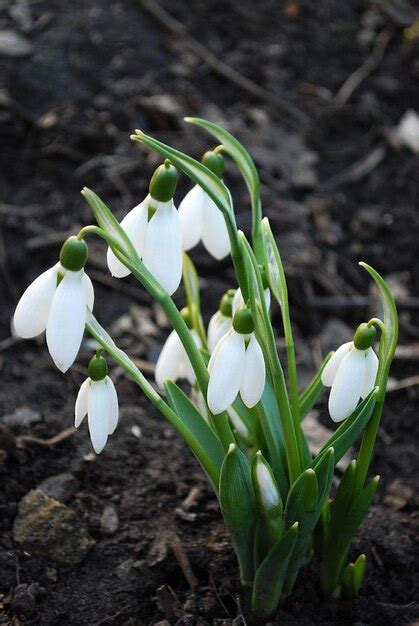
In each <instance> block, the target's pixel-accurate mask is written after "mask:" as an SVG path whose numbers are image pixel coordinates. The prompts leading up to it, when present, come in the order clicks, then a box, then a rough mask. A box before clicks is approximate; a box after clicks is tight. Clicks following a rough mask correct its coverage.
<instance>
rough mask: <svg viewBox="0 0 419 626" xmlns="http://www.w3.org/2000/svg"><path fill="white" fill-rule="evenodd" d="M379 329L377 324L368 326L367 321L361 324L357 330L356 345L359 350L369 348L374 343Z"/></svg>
mask: <svg viewBox="0 0 419 626" xmlns="http://www.w3.org/2000/svg"><path fill="white" fill-rule="evenodd" d="M376 333H377V331H376V328H375V326H368V324H366V323H365V322H364V323H363V324H360V325H359V326H358V328H357V329H356V331H355V335H354V346H355V348H357V349H358V350H367V349H368V348H371V346H372V344H373V343H374V339H375V335H376Z"/></svg>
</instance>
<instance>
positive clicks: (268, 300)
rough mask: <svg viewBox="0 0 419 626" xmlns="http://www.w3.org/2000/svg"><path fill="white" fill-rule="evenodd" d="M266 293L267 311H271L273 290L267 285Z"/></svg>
mask: <svg viewBox="0 0 419 626" xmlns="http://www.w3.org/2000/svg"><path fill="white" fill-rule="evenodd" d="M264 294H265V304H266V309H267V311H269V309H270V308H271V291H270V289H269V287H266V289H265V291H264Z"/></svg>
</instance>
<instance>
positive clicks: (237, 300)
mask: <svg viewBox="0 0 419 626" xmlns="http://www.w3.org/2000/svg"><path fill="white" fill-rule="evenodd" d="M264 294H265V304H266V308H267V309H268V311H269V308H270V306H271V292H270V290H269V288H268V287H267V288H266V289H265V290H264ZM244 304H245V302H244V300H243V296H242V292H241V289H240V287H238V289H236V293H235V294H234V298H233V307H232V308H233V316H234V314H235V312H236V311H238V310H239V309H241V308H242V307H243V306H244Z"/></svg>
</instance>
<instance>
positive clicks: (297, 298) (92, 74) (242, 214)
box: [0, 0, 419, 624]
mask: <svg viewBox="0 0 419 626" xmlns="http://www.w3.org/2000/svg"><path fill="white" fill-rule="evenodd" d="M418 83H419V9H418V6H417V4H416V3H415V2H413V1H412V2H411V3H409V2H407V1H406V0H374V1H371V0H364V1H360V0H347V1H346V2H333V1H332V0H320V1H317V2H315V1H310V0H284V1H282V2H279V1H274V0H260V1H259V2H257V3H255V2H251V1H248V0H242V1H240V2H235V1H234V0H230V1H227V0H202V1H200V2H195V3H191V2H186V1H184V0H171V1H170V2H169V1H168V0H159V2H154V1H153V0H120V1H118V2H117V1H113V0H108V1H107V2H101V1H100V0H88V1H86V0H72V2H70V3H69V2H65V1H64V0H51V1H42V0H17V1H11V0H0V137H1V144H0V146H1V149H0V162H1V166H0V289H1V298H0V320H1V327H0V332H1V335H0V372H1V379H0V380H1V390H0V480H1V483H2V489H0V512H1V514H0V528H1V531H2V535H1V538H0V623H1V624H3V623H4V624H9V623H13V624H17V623H20V621H19V620H21V619H23V620H24V621H25V623H30V624H35V623H36V624H38V623H41V624H105V623H106V624H137V623H138V624H155V623H156V624H157V623H160V624H166V623H179V624H186V623H191V624H195V623H200V624H201V623H202V624H206V623H213V621H212V620H227V621H221V622H214V623H217V624H218V623H223V624H224V623H226V624H230V623H231V620H232V619H233V618H235V617H236V616H237V615H240V614H241V608H240V604H239V603H238V601H237V598H236V596H235V595H234V592H235V591H237V589H238V581H237V580H236V566H235V562H234V557H233V555H232V551H231V548H230V546H229V544H228V541H227V538H226V536H225V534H224V530H223V527H222V525H221V523H220V519H219V513H218V509H217V504H216V502H215V500H214V499H213V497H212V496H211V494H210V491H209V489H208V488H207V487H206V486H205V482H204V478H203V476H202V474H201V472H200V470H199V469H198V467H197V465H196V464H195V462H194V460H193V459H192V458H191V455H190V453H189V452H188V450H187V449H186V447H185V446H184V445H183V443H182V442H181V441H180V440H179V439H178V437H177V436H175V435H174V433H173V432H172V430H171V429H170V428H168V427H167V426H166V424H164V423H162V419H161V418H160V417H159V416H158V415H157V414H156V413H155V411H154V410H152V409H151V408H150V406H149V405H148V404H147V403H146V402H145V400H144V398H142V397H141V394H140V393H139V392H137V390H136V388H135V387H134V386H133V385H132V384H131V383H130V382H129V381H128V380H126V379H125V378H124V377H123V375H122V372H121V371H119V370H118V368H113V376H114V378H115V380H117V381H118V382H117V388H118V392H119V394H120V399H121V404H122V405H123V408H122V410H121V424H120V426H119V428H118V430H117V432H116V434H115V435H114V437H113V438H112V441H111V442H110V443H109V444H108V446H107V448H106V450H105V452H104V453H103V454H102V455H101V456H100V457H96V456H95V455H94V454H92V452H91V448H90V443H89V440H88V436H87V432H86V429H85V428H83V429H81V432H77V433H76V434H74V432H73V430H72V428H71V427H72V421H73V410H74V399H75V395H76V393H77V388H78V386H79V385H80V383H81V381H82V380H83V378H84V377H85V375H86V364H87V362H88V358H89V355H90V354H91V344H90V343H89V341H88V340H87V341H86V342H85V344H84V346H83V350H82V352H81V355H80V358H79V360H78V363H77V365H75V366H74V367H73V368H72V371H71V373H70V374H69V375H67V376H65V377H64V376H62V375H61V374H59V373H58V372H57V371H56V370H55V369H54V368H53V367H52V364H51V361H50V358H49V356H48V354H47V352H46V350H45V347H44V342H43V340H42V339H41V340H39V341H32V342H26V343H23V342H20V341H19V340H17V339H16V338H14V337H11V333H10V318H11V316H12V314H13V309H14V306H15V305H16V303H17V300H18V298H19V296H20V295H21V293H22V292H23V290H24V288H25V287H26V286H27V284H28V283H29V282H30V281H31V280H33V279H34V278H35V277H36V276H37V275H38V274H39V273H40V272H41V271H43V270H44V269H46V268H47V267H49V266H51V265H52V264H53V263H55V259H56V257H57V254H58V252H59V249H60V246H61V243H62V241H63V240H64V239H65V238H66V237H67V236H69V235H70V234H73V233H74V232H76V231H77V230H78V229H79V228H80V227H81V226H82V225H85V224H88V223H91V222H92V218H91V217H90V212H89V209H88V207H87V205H86V204H85V202H84V200H83V199H82V197H81V195H80V189H81V188H82V187H83V186H84V185H87V186H88V187H90V188H92V189H93V190H94V191H96V193H98V194H99V195H100V196H101V197H102V198H103V200H104V201H105V202H106V203H107V204H108V206H109V207H110V208H111V209H112V210H113V211H114V212H115V214H116V215H117V217H119V218H121V217H122V216H123V215H124V214H125V213H126V212H127V211H128V210H129V209H130V208H132V207H133V206H134V205H136V204H138V203H139V202H140V201H141V200H142V199H143V197H144V196H145V194H146V192H147V186H148V181H149V178H150V175H151V174H152V172H153V170H154V168H155V167H156V166H157V165H158V164H159V159H158V157H157V155H155V154H153V153H150V152H149V151H148V150H145V149H144V148H143V147H141V146H140V145H139V144H137V143H134V142H132V141H131V140H130V139H129V135H130V133H131V132H132V131H133V130H134V129H135V128H140V129H143V130H144V131H146V132H148V133H150V134H152V135H153V136H155V137H157V138H159V139H160V140H162V141H165V142H167V143H170V144H171V145H173V146H174V147H176V148H178V149H180V150H183V151H186V152H188V153H189V154H191V155H193V156H194V157H196V158H200V157H201V155H202V153H203V152H204V151H206V150H207V149H210V148H212V147H214V143H213V142H212V141H211V139H210V138H209V137H208V136H206V135H205V134H204V132H203V131H201V130H199V129H197V128H193V127H192V128H191V127H188V125H187V124H185V123H184V122H183V117H184V116H185V115H195V116H199V117H203V118H207V119H209V120H212V121H214V122H217V123H219V124H221V125H223V126H225V128H227V129H228V130H230V131H231V132H232V133H233V134H235V135H236V136H237V137H238V138H239V139H240V141H241V142H242V143H243V144H244V145H245V146H246V147H247V148H248V149H249V151H250V153H251V154H252V156H253V158H254V160H255V162H256V165H257V166H258V168H259V171H260V177H261V181H262V198H263V204H264V211H265V213H266V214H267V215H268V216H269V218H270V220H271V224H272V227H273V230H274V232H275V234H276V235H277V237H278V241H279V243H280V249H281V252H282V255H283V259H284V262H285V266H286V270H287V272H288V280H289V291H290V298H291V308H292V314H293V320H294V331H295V334H296V339H297V344H298V345H297V356H298V364H299V368H300V382H301V384H302V385H303V384H304V383H306V382H307V381H308V380H309V378H310V376H311V375H312V374H313V371H314V369H315V367H316V366H317V365H318V364H319V362H320V361H321V359H322V357H323V356H324V355H325V354H326V353H327V352H328V351H329V350H330V349H333V348H335V347H336V346H338V345H340V344H341V343H342V342H343V341H347V340H348V339H350V338H351V336H352V332H353V328H354V326H355V325H357V324H358V323H360V322H361V321H364V320H365V319H368V318H369V317H371V315H375V314H377V313H379V308H378V306H377V300H376V294H375V293H374V290H373V289H372V287H371V281H370V280H369V279H368V277H367V275H366V274H365V272H363V271H362V270H361V269H360V268H359V267H358V265H357V262H358V261H359V260H364V261H367V262H368V263H370V264H371V265H373V266H374V267H375V268H376V269H377V270H378V271H379V272H380V273H382V274H383V275H384V276H385V277H386V279H387V280H388V281H389V283H390V285H391V286H392V288H393V291H394V293H395V295H396V298H397V302H398V306H399V313H400V321H401V340H400V346H399V349H398V352H397V355H396V360H395V364H394V368H393V370H392V378H391V381H390V391H389V396H388V404H387V407H386V410H385V415H384V419H383V428H382V431H381V433H380V437H379V440H378V446H377V456H376V459H375V462H374V468H373V469H374V471H375V472H379V473H381V474H382V485H381V489H380V493H379V495H378V497H377V503H376V506H375V507H374V509H373V513H372V516H371V518H370V519H368V520H367V522H366V527H365V529H364V534H363V537H362V539H360V540H359V542H360V543H359V545H357V546H356V549H357V550H358V553H359V550H362V551H365V552H366V553H367V556H368V562H369V566H368V567H369V570H368V571H369V574H368V580H367V582H366V585H365V587H364V590H363V592H362V595H361V597H360V598H359V599H358V600H357V601H356V602H355V603H354V604H353V605H351V607H343V608H342V606H341V605H339V604H337V603H336V604H333V603H332V604H326V603H322V602H321V599H320V598H319V596H318V590H317V587H316V583H315V580H314V578H315V573H314V574H312V575H309V576H307V580H305V582H304V584H303V591H304V593H302V592H301V593H302V595H301V597H297V600H296V601H293V602H291V604H290V605H289V606H286V607H284V608H283V610H281V611H280V613H281V615H280V618H281V619H282V623H289V624H306V623H307V624H317V623H319V624H320V623H330V624H334V623H339V624H340V623H342V624H350V623H355V622H359V623H360V622H361V621H362V622H364V621H366V622H367V623H374V624H389V623H391V624H399V623H400V624H405V623H413V619H414V611H415V608H416V607H415V605H414V604H413V595H412V594H413V590H412V576H413V568H414V562H413V543H412V542H413V521H414V517H415V516H414V510H415V497H414V493H413V488H414V481H415V476H416V472H417V467H415V465H414V463H415V452H416V442H415V434H416V433H417V407H418V399H417V389H418V387H417V385H418V383H419V376H418V367H417V365H418V360H419V328H418V309H419V295H418V283H419V276H418V265H419V262H418V256H417V242H418V235H419V217H418V182H419V181H418V178H419V177H418V165H419V156H418V154H419V118H418V117H417V114H416V111H418V112H419V90H418ZM225 181H226V183H227V185H228V186H229V187H230V189H231V191H232V194H233V198H234V203H235V207H236V211H237V221H238V224H239V227H240V228H242V229H243V230H245V231H248V229H249V226H250V209H249V202H248V198H247V196H246V189H245V186H244V184H243V182H242V180H241V179H240V176H239V174H238V172H237V170H236V169H235V168H234V166H233V165H232V164H231V163H228V164H227V170H226V176H225ZM190 186H191V185H190V183H189V182H188V180H186V178H185V177H181V180H180V184H179V188H178V192H177V196H176V200H177V202H179V201H180V200H181V199H182V197H183V195H184V194H185V193H186V191H187V190H188V189H189V188H190ZM89 246H90V257H89V266H88V268H89V275H90V276H91V278H92V280H93V281H94V283H95V289H96V294H97V299H96V305H95V306H96V314H97V316H98V318H99V320H100V321H101V322H102V324H103V325H105V326H106V327H107V329H108V330H109V331H110V332H111V333H112V335H113V336H114V338H115V340H116V341H117V342H118V344H119V345H120V346H121V347H122V348H124V349H126V350H128V351H129V352H130V353H131V354H133V355H134V356H135V358H136V360H137V363H138V364H139V365H140V367H141V368H142V369H143V371H144V373H145V374H147V375H149V376H152V374H153V369H154V363H155V360H156V357H157V355H158V352H159V350H160V348H161V345H162V343H163V341H164V339H165V338H166V336H167V334H168V332H169V328H168V326H167V321H166V320H165V319H164V317H163V315H162V313H161V311H160V310H159V309H158V308H157V307H156V306H155V305H154V304H153V303H152V302H151V301H150V299H149V297H148V295H147V294H146V293H145V291H144V289H142V288H141V286H139V285H138V284H137V283H136V282H135V281H134V280H133V279H132V278H130V279H126V280H123V281H115V280H112V279H111V278H110V276H109V273H108V270H107V267H106V259H105V254H104V251H105V250H104V247H103V246H102V245H101V243H99V242H97V241H95V240H90V241H89ZM192 258H193V260H194V261H195V262H196V264H197V266H198V269H199V272H200V275H201V276H202V280H201V286H202V296H203V302H204V311H203V313H204V317H205V320H206V321H207V320H208V319H209V317H210V315H212V313H213V312H214V311H215V310H216V307H217V305H218V300H219V298H220V295H221V294H222V293H223V291H224V290H225V289H227V288H230V287H233V286H235V285H234V279H233V273H232V268H231V265H230V262H229V261H227V260H226V261H224V262H221V263H216V262H215V261H214V260H213V259H212V258H210V257H209V256H208V254H207V253H206V252H205V251H204V250H203V249H201V248H197V249H196V250H194V251H193V253H192ZM111 287H112V289H111ZM175 300H176V302H177V303H178V304H179V306H183V304H184V294H183V291H182V289H179V290H178V292H177V293H176V295H175ZM273 315H274V321H275V323H276V329H277V331H278V345H279V348H280V349H281V348H282V347H283V346H282V341H281V328H280V323H279V316H278V311H275V310H274V312H273ZM311 418H312V419H311V424H310V429H311V435H310V436H311V438H312V442H313V445H315V441H316V438H317V441H321V442H322V441H324V439H325V437H326V436H327V434H328V430H327V429H330V428H331V423H330V421H329V420H328V418H327V414H326V412H325V411H324V405H323V404H320V405H319V408H318V410H317V409H316V411H314V412H313V415H312V416H311ZM325 429H326V430H325ZM52 518H54V520H55V521H54V523H52V526H51V519H52ZM17 520H18V522H17ZM69 527H71V532H68V528H69ZM17 529H18V530H17ZM66 529H67V530H66ZM185 559H186V561H185ZM185 562H186V565H185ZM304 585H305V586H304ZM198 616H201V617H199V618H198ZM280 618H278V619H280ZM187 619H189V620H190V621H185V620H187ZM198 619H202V621H201V622H198V621H197V620H198ZM229 619H230V621H228V620H229ZM285 619H286V620H288V621H287V622H284V620H285ZM2 620H3V621H2ZM164 620H166V622H165V621H164ZM179 620H184V621H179ZM194 620H195V621H194ZM205 620H207V621H205ZM304 620H306V621H304ZM307 620H308V621H307ZM328 620H329V621H328ZM368 620H370V621H369V622H368ZM234 623H237V624H239V623H242V622H234Z"/></svg>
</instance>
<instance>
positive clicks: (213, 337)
mask: <svg viewBox="0 0 419 626" xmlns="http://www.w3.org/2000/svg"><path fill="white" fill-rule="evenodd" d="M230 328H231V317H226V316H225V315H223V314H222V313H221V311H217V312H216V313H214V315H213V316H212V317H211V319H210V321H209V324H208V349H209V351H210V352H213V350H214V348H215V346H216V345H217V343H218V342H219V340H220V339H221V337H223V335H225V334H226V333H228V331H229V330H230Z"/></svg>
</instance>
